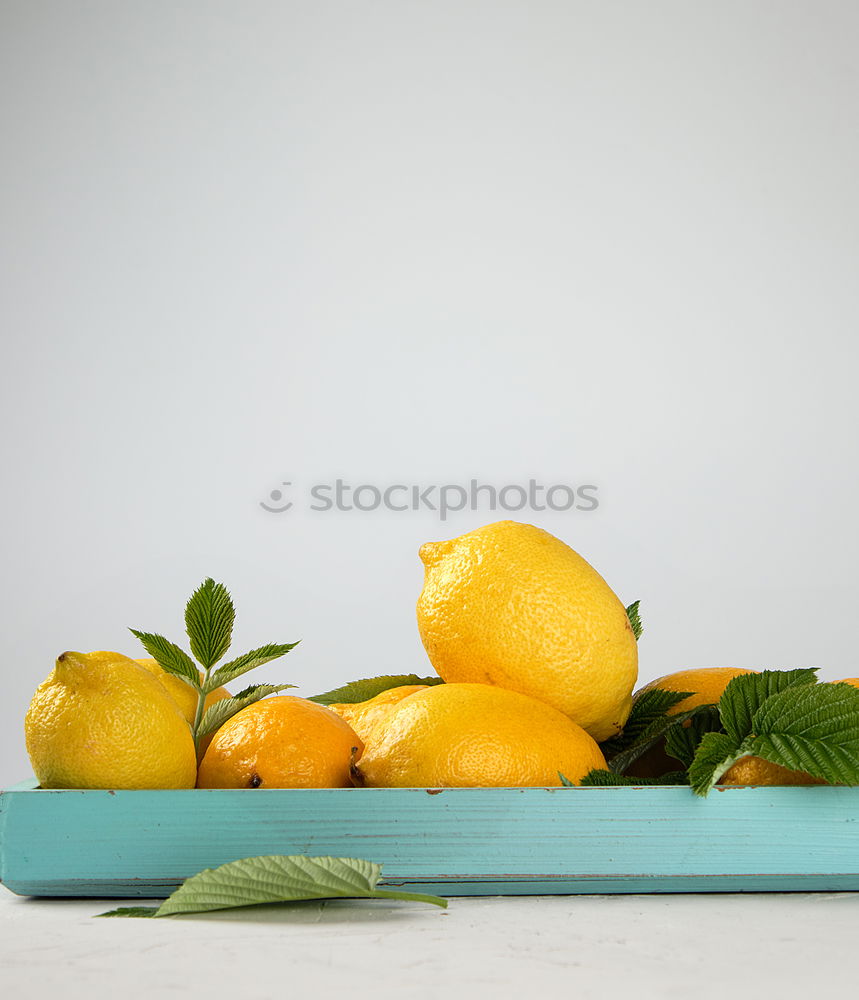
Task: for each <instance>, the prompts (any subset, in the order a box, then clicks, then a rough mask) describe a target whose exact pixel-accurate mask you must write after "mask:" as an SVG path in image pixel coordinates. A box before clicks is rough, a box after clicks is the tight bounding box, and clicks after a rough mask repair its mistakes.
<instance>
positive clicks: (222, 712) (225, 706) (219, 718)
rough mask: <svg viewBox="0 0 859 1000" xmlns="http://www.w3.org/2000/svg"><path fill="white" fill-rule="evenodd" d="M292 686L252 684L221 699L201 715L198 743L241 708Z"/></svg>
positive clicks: (292, 686) (292, 685)
mask: <svg viewBox="0 0 859 1000" xmlns="http://www.w3.org/2000/svg"><path fill="white" fill-rule="evenodd" d="M294 687H295V685H294V684H252V685H251V686H250V687H246V688H245V689H244V690H243V691H239V693H238V694H235V695H233V696H232V698H221V700H220V701H216V702H215V703H214V705H210V706H209V707H208V708H207V709H206V711H205V712H204V713H203V718H202V719H201V720H200V725H199V726H198V727H197V740H198V741H199V740H200V739H202V737H204V736H208V735H209V733H214V732H216V731H217V730H218V729H220V728H221V726H223V724H224V723H225V722H227V721H228V720H229V719H232V717H233V716H234V715H235V714H236V713H237V712H241V710H242V709H243V708H247V707H248V705H253V704H254V702H257V701H260V700H261V699H263V698H266V697H268V695H270V694H277V693H278V691H286V690H287V688H294Z"/></svg>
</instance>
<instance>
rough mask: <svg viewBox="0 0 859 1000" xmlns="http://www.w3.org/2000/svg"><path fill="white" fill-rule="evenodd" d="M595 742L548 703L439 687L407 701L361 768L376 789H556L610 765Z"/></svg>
mask: <svg viewBox="0 0 859 1000" xmlns="http://www.w3.org/2000/svg"><path fill="white" fill-rule="evenodd" d="M605 766H606V763H605V758H604V757H603V755H602V752H601V751H600V748H599V747H598V746H597V744H596V742H595V741H594V740H593V738H592V737H591V736H589V735H588V734H587V733H586V732H585V730H584V729H582V728H581V726H578V725H576V723H575V722H573V721H572V720H571V719H570V718H569V717H568V716H566V715H564V714H563V713H562V712H559V711H558V710H557V709H555V708H552V707H551V705H547V704H546V703H545V702H542V701H538V700H537V699H536V698H530V697H528V696H527V695H524V694H519V693H518V692H516V691H508V690H506V689H504V688H498V687H492V686H490V685H488V684H439V685H437V686H435V687H428V688H425V689H424V690H423V691H418V692H416V693H414V694H411V695H409V696H408V697H407V698H404V699H402V701H400V703H399V704H398V705H395V706H394V707H393V708H392V709H391V711H390V712H389V713H388V715H387V716H385V718H384V719H383V720H382V723H381V728H379V727H377V729H375V730H374V731H373V732H372V733H371V740H370V743H369V745H368V746H367V748H366V750H365V753H364V756H363V757H362V758H361V762H360V763H359V765H358V773H359V775H360V776H361V778H362V779H363V781H364V784H366V785H369V786H375V787H393V788H414V787H417V788H425V787H446V786H447V787H471V788H473V787H481V786H496V787H498V786H519V787H521V786H557V785H560V784H561V781H560V779H559V777H558V772H559V771H560V772H561V773H562V774H563V775H564V776H565V777H566V778H568V779H569V780H570V781H572V782H573V783H575V784H578V783H579V782H580V781H581V779H582V778H583V777H584V776H585V775H586V774H587V773H588V771H590V770H591V769H592V768H605Z"/></svg>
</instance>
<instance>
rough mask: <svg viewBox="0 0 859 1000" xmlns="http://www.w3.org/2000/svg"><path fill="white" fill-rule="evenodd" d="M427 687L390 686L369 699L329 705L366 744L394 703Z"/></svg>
mask: <svg viewBox="0 0 859 1000" xmlns="http://www.w3.org/2000/svg"><path fill="white" fill-rule="evenodd" d="M426 689H427V685H426V684H401V685H400V686H399V687H392V688H388V690H387V691H382V693H381V694H377V695H376V697H375V698H368V699H367V701H359V702H355V703H354V704H345V703H338V704H336V705H329V706H328V707H329V708H330V709H331V711H332V712H336V713H337V715H339V716H340V718H341V719H343V720H345V721H346V722H348V723H349V725H350V726H351V727H352V728H353V729H354V730H355V732H356V733H357V734H358V735H359V736H360V737H361V739H362V740H363V741H364V743H365V744H366V742H367V736H368V734H369V732H370V730H371V729H372V728H373V727H375V725H376V724H377V723H378V722H381V721H382V720H383V719H385V718H386V717H387V716H388V714H389V713H390V711H391V709H392V708H393V707H394V705H397V704H399V703H400V702H401V701H402V700H403V698H408V696H409V695H410V694H414V693H415V692H416V691H425V690H426Z"/></svg>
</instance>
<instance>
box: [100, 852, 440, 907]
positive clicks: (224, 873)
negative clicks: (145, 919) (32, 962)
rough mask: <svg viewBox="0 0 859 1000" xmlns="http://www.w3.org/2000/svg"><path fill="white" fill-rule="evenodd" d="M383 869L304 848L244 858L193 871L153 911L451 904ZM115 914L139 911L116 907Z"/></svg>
mask: <svg viewBox="0 0 859 1000" xmlns="http://www.w3.org/2000/svg"><path fill="white" fill-rule="evenodd" d="M381 873H382V866H381V865H377V864H374V863H373V862H372V861H364V860H362V859H360V858H329V857H318V858H313V857H308V856H306V855H303V854H293V855H283V854H274V855H269V856H267V857H258V858H245V859H244V860H242V861H230V862H228V863H227V864H225V865H221V866H220V867H219V868H207V869H206V870H205V871H202V872H200V874H199V875H194V876H192V877H191V878H189V879H188V880H187V881H186V882H185V883H184V884H183V885H181V886H179V888H178V889H177V890H176V891H175V892H174V893H173V894H172V895H171V896H170V897H169V898H168V899H166V900H165V901H164V902H163V903H162V904H161V906H159V907H158V909H157V910H156V911H155V914H154V915H155V916H157V917H169V916H174V915H176V914H180V913H206V912H208V911H210V910H226V909H232V908H234V907H239V906H257V905H259V904H260V903H286V902H292V901H297V900H305V899H403V900H407V901H409V902H416V903H431V904H433V905H434V906H441V907H447V900H446V899H442V898H440V897H439V896H428V895H424V894H423V893H416V892H399V891H395V890H390V889H379V888H377V885H378V882H379V878H380V876H381ZM127 909H129V910H140V909H144V908H143V907H127ZM104 915H106V914H103V916H104ZM111 915H117V916H120V915H134V916H139V915H140V914H121V913H120V912H119V911H113V913H112V914H111ZM148 915H149V914H147V916H148Z"/></svg>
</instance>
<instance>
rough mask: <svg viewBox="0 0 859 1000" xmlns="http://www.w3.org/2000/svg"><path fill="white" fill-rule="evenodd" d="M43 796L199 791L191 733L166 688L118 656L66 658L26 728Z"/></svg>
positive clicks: (42, 690) (37, 698) (41, 690)
mask: <svg viewBox="0 0 859 1000" xmlns="http://www.w3.org/2000/svg"><path fill="white" fill-rule="evenodd" d="M24 730H25V734H26V740H27V752H28V753H29V755H30V761H31V763H32V765H33V771H34V772H35V775H36V777H37V778H38V780H39V783H40V784H41V786H42V787H43V788H193V787H194V781H195V778H196V774H197V759H196V754H195V753H194V741H193V739H192V738H191V729H190V727H189V726H188V723H187V722H186V721H185V718H184V716H183V715H182V712H181V711H180V710H179V707H178V706H177V705H176V702H175V701H174V700H173V699H172V698H171V697H170V695H169V694H168V693H167V691H166V690H165V688H164V686H163V685H162V684H161V683H160V682H159V681H158V680H156V678H155V677H153V676H152V674H150V673H148V672H147V671H146V670H144V669H143V667H141V666H140V665H139V664H137V663H135V662H134V660H131V659H129V658H128V657H127V656H122V655H121V654H120V653H111V652H96V653H73V652H68V653H63V654H62V655H61V656H60V657H59V658H58V659H57V662H56V666H55V667H54V669H53V671H52V672H51V673H50V674H49V675H48V677H47V679H46V680H45V681H44V682H43V683H42V684H41V685H40V686H39V687H38V689H37V690H36V693H35V695H34V696H33V700H32V702H31V703H30V707H29V709H28V711H27V716H26V719H25V721H24Z"/></svg>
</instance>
